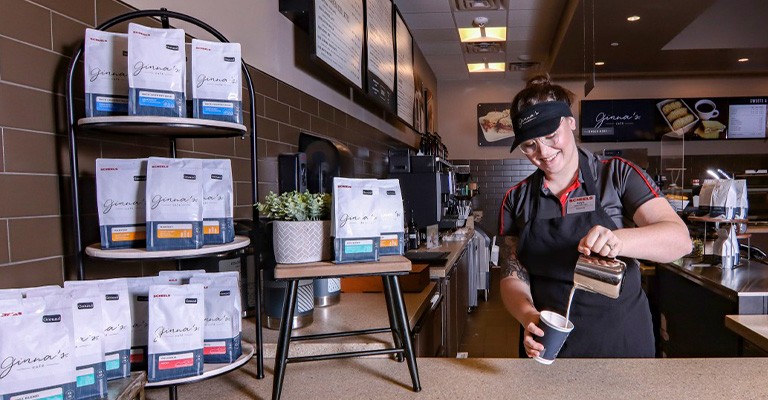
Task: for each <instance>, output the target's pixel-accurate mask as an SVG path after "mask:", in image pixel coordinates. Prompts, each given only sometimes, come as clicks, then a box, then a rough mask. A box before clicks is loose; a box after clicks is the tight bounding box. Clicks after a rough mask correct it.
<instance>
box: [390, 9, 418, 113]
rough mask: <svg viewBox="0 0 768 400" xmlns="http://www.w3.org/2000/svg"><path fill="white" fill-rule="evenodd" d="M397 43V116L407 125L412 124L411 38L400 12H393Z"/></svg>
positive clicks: (414, 88)
mask: <svg viewBox="0 0 768 400" xmlns="http://www.w3.org/2000/svg"><path fill="white" fill-rule="evenodd" d="M395 38H396V42H395V43H396V44H397V46H396V47H397V51H396V53H397V116H398V117H400V119H402V120H403V121H405V122H406V123H407V124H408V125H414V121H413V115H414V98H415V97H414V96H415V90H416V85H415V83H414V78H413V38H412V37H411V33H410V32H409V31H408V26H406V25H405V21H403V17H402V16H401V15H400V13H395Z"/></svg>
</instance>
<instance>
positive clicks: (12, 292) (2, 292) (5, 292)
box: [0, 289, 24, 300]
mask: <svg viewBox="0 0 768 400" xmlns="http://www.w3.org/2000/svg"><path fill="white" fill-rule="evenodd" d="M22 298H24V290H23V289H0V300H5V299H22Z"/></svg>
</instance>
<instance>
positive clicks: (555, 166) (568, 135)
mask: <svg viewBox="0 0 768 400" xmlns="http://www.w3.org/2000/svg"><path fill="white" fill-rule="evenodd" d="M574 130H576V119H575V118H573V117H563V120H562V121H560V125H559V126H558V127H557V130H556V131H555V132H553V134H555V135H556V136H555V137H556V139H557V140H556V143H554V144H552V145H551V146H548V145H546V144H543V143H541V141H537V143H536V150H535V151H534V152H533V153H531V154H526V157H528V160H530V161H531V163H532V164H533V165H535V166H536V167H538V168H539V169H541V170H542V171H544V174H545V175H546V176H547V177H552V176H556V175H560V174H563V173H564V174H573V173H574V172H575V171H572V169H573V168H574V166H575V168H578V158H577V156H578V154H577V150H576V141H575V139H574V137H573V131H574ZM574 160H576V161H577V162H575V163H574Z"/></svg>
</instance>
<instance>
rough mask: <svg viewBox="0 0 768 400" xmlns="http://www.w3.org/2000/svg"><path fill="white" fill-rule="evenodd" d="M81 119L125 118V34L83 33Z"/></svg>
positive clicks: (98, 31)
mask: <svg viewBox="0 0 768 400" xmlns="http://www.w3.org/2000/svg"><path fill="white" fill-rule="evenodd" d="M83 58H84V64H85V68H84V69H85V116H86V117H104V116H109V115H128V35H127V34H125V33H113V32H105V31H100V30H97V29H90V28H88V29H86V30H85V43H84V46H83Z"/></svg>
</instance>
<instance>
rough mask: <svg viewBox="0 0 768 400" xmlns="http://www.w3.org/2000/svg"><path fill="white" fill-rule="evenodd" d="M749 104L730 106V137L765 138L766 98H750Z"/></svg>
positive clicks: (767, 107)
mask: <svg viewBox="0 0 768 400" xmlns="http://www.w3.org/2000/svg"><path fill="white" fill-rule="evenodd" d="M750 100H751V101H750V102H749V104H731V105H730V106H729V108H728V114H729V117H728V136H727V137H728V139H763V138H765V132H766V110H767V109H768V105H767V104H766V101H765V100H766V99H750Z"/></svg>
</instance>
